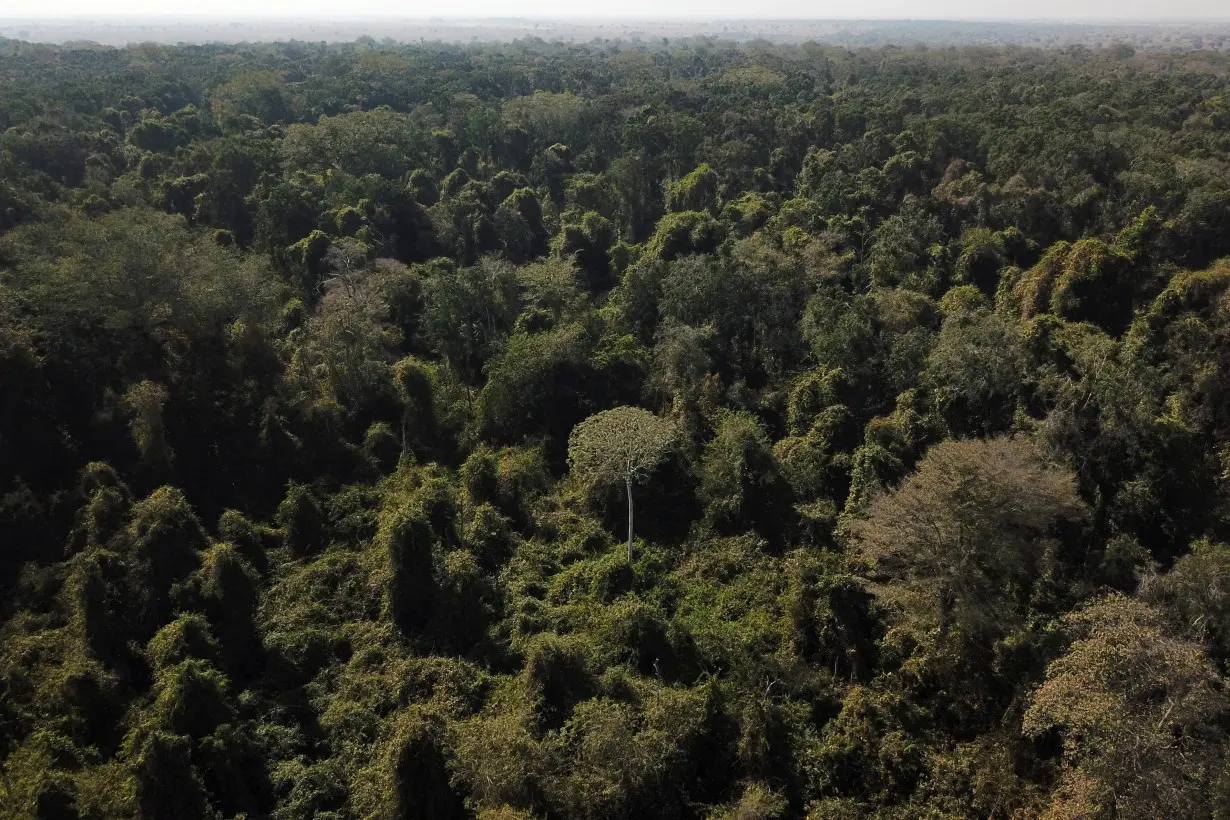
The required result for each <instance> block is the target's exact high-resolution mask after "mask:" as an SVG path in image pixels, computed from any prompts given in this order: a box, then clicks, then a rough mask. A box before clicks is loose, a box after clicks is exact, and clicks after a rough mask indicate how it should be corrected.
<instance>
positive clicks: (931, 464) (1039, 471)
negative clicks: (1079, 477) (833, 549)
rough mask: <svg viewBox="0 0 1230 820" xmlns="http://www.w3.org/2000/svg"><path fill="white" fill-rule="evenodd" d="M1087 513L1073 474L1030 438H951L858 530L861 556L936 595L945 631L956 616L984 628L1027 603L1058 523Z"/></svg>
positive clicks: (875, 505) (853, 527)
mask: <svg viewBox="0 0 1230 820" xmlns="http://www.w3.org/2000/svg"><path fill="white" fill-rule="evenodd" d="M1083 514H1084V504H1083V503H1082V502H1081V500H1080V497H1079V496H1078V495H1077V493H1076V479H1075V477H1074V476H1073V475H1072V474H1071V472H1069V471H1067V470H1062V469H1058V468H1055V467H1052V466H1050V465H1047V464H1045V463H1043V462H1042V460H1041V459H1040V458H1039V457H1038V454H1037V452H1036V451H1035V449H1034V447H1033V445H1031V444H1030V443H1029V442H1028V441H1027V440H1025V439H992V440H985V441H946V442H943V443H942V444H937V445H936V446H934V447H932V448H931V449H930V450H928V451H927V453H926V455H924V456H923V458H922V460H921V461H920V462H919V463H918V469H917V470H916V471H915V472H914V473H913V474H912V475H910V476H909V477H907V478H906V479H905V481H904V482H902V484H901V486H900V487H899V488H898V489H896V490H895V491H893V492H891V493H888V494H887V495H883V496H881V497H880V498H878V499H876V500H875V501H873V502H872V504H871V506H870V508H869V510H868V512H867V516H866V518H863V519H858V520H855V521H852V522H851V524H850V531H851V534H852V535H853V536H854V539H855V541H856V543H857V544H858V549H859V552H860V554H861V556H862V557H863V558H865V559H867V560H869V561H871V562H872V563H873V564H875V565H877V566H878V568H879V569H881V570H885V571H888V572H889V573H891V574H895V575H904V576H906V577H907V578H908V579H909V580H910V581H911V582H912V584H913V585H916V587H917V591H919V592H921V593H923V594H924V595H925V596H927V597H930V599H931V600H933V601H935V602H936V603H937V606H938V616H939V631H940V635H941V637H942V636H944V635H946V634H947V633H948V630H949V627H950V626H951V625H952V623H953V620H954V618H956V619H957V620H958V621H959V622H960V623H961V625H962V626H963V627H965V628H966V630H967V631H979V630H982V629H984V628H986V627H987V626H990V625H992V624H993V623H994V620H995V619H996V618H998V617H1002V615H1001V614H1000V613H1003V612H1004V611H1005V609H1006V608H1007V606H1009V605H1011V604H1012V603H1013V602H1014V599H1015V602H1016V603H1018V604H1024V603H1027V600H1025V599H1027V598H1028V595H1029V587H1030V585H1031V583H1032V581H1034V580H1035V579H1036V578H1037V577H1038V574H1039V569H1040V565H1041V563H1042V562H1043V560H1044V557H1045V553H1046V548H1047V546H1048V542H1050V541H1051V537H1052V534H1053V527H1054V525H1055V524H1056V523H1058V522H1061V521H1076V520H1079V519H1080V518H1081V517H1082V516H1083Z"/></svg>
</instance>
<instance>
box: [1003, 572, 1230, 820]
mask: <svg viewBox="0 0 1230 820" xmlns="http://www.w3.org/2000/svg"><path fill="white" fill-rule="evenodd" d="M1064 624H1065V626H1066V627H1067V629H1068V631H1069V633H1070V634H1071V635H1072V636H1073V637H1074V638H1075V640H1074V641H1073V643H1072V645H1071V646H1070V647H1069V648H1068V651H1067V653H1066V654H1064V655H1063V656H1062V657H1060V658H1059V659H1058V660H1056V661H1054V662H1053V663H1051V665H1050V666H1049V667H1047V670H1046V681H1045V682H1044V683H1043V684H1042V686H1041V687H1039V688H1038V690H1037V691H1036V692H1035V693H1034V695H1033V697H1032V698H1031V700H1030V705H1029V709H1028V710H1027V711H1026V712H1025V717H1024V722H1023V725H1022V728H1023V730H1024V732H1025V734H1026V735H1028V736H1034V737H1038V736H1042V735H1045V734H1048V733H1051V732H1055V731H1058V732H1059V733H1060V734H1061V736H1062V738H1063V767H1062V770H1061V774H1060V777H1059V783H1058V786H1057V787H1056V789H1055V792H1054V794H1053V795H1052V798H1051V805H1050V806H1049V807H1048V810H1047V812H1046V814H1045V815H1044V816H1045V817H1048V818H1056V819H1057V820H1058V819H1059V818H1074V817H1086V818H1111V817H1113V818H1123V820H1133V819H1134V818H1146V817H1203V816H1208V809H1209V808H1210V806H1209V803H1210V802H1211V801H1210V786H1211V785H1212V783H1211V781H1212V779H1213V778H1214V777H1216V776H1217V774H1218V771H1219V768H1220V767H1219V765H1218V764H1219V762H1220V758H1221V756H1222V753H1221V749H1220V746H1221V741H1222V739H1223V737H1222V734H1223V733H1222V730H1221V728H1220V725H1221V721H1222V720H1223V719H1224V716H1225V714H1226V709H1227V706H1228V705H1230V703H1228V702H1227V699H1226V693H1225V691H1224V689H1223V685H1222V681H1221V679H1220V676H1219V675H1218V674H1217V672H1216V670H1215V669H1214V668H1213V665H1212V664H1211V663H1210V662H1209V659H1208V658H1207V657H1206V656H1205V654H1204V652H1203V651H1202V650H1201V647H1200V645H1199V644H1197V643H1195V642H1193V641H1188V640H1184V639H1182V638H1180V637H1176V636H1175V635H1173V634H1171V632H1170V631H1169V630H1168V628H1167V626H1166V623H1165V619H1164V618H1163V616H1162V614H1161V612H1159V611H1158V610H1157V609H1155V608H1153V607H1151V606H1149V605H1148V604H1146V603H1144V602H1142V601H1139V600H1135V599H1133V598H1128V597H1126V596H1123V595H1118V594H1116V595H1110V596H1107V597H1105V598H1102V599H1099V600H1097V601H1094V602H1093V603H1092V604H1090V605H1088V606H1087V607H1085V608H1084V609H1081V610H1079V611H1077V612H1075V613H1072V614H1071V615H1069V616H1067V617H1066V618H1065V619H1064Z"/></svg>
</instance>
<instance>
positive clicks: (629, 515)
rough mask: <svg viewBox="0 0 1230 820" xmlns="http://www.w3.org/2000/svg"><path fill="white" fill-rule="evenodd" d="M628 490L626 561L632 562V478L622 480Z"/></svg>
mask: <svg viewBox="0 0 1230 820" xmlns="http://www.w3.org/2000/svg"><path fill="white" fill-rule="evenodd" d="M624 485H625V488H626V489H627V492H628V563H629V564H631V563H632V479H631V478H626V479H625V480H624Z"/></svg>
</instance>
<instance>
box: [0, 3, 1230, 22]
mask: <svg viewBox="0 0 1230 820" xmlns="http://www.w3.org/2000/svg"><path fill="white" fill-rule="evenodd" d="M169 5H170V4H169V3H168V2H167V0H0V17H9V18H14V17H21V18H48V17H87V18H98V17H101V16H104V15H122V16H126V17H128V16H161V17H165V16H168V11H169V9H168V7H169ZM190 8H192V9H193V10H194V12H195V13H196V14H198V15H201V16H210V17H233V18H245V17H247V18H250V17H289V18H293V19H302V18H304V17H308V16H312V17H332V18H337V17H341V16H345V17H358V16H367V17H419V18H421V17H434V16H441V17H502V16H517V17H552V18H561V17H569V18H578V17H580V18H591V19H592V18H595V17H624V18H626V17H690V18H707V19H713V18H719V17H738V18H743V19H750V18H760V19H764V18H794V19H798V18H835V17H836V18H860V19H872V18H892V19H913V20H925V19H930V20H935V19H943V20H1007V19H1030V20H1044V19H1045V20H1146V19H1147V20H1197V19H1218V20H1226V19H1230V0H859V2H857V3H852V2H850V0H606V2H597V3H593V2H577V0H446V2H440V0H434V1H431V0H403V1H402V2H397V0H342V2H338V0H207V2H205V3H200V4H196V5H193V6H190ZM185 13H187V12H185Z"/></svg>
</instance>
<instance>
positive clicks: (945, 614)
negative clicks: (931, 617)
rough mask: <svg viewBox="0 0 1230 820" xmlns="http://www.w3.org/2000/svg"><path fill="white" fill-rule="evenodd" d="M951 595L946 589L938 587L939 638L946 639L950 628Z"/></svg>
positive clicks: (950, 591)
mask: <svg viewBox="0 0 1230 820" xmlns="http://www.w3.org/2000/svg"><path fill="white" fill-rule="evenodd" d="M952 604H953V594H952V590H950V589H948V587H940V637H941V638H946V637H948V630H949V629H950V628H951V626H952Z"/></svg>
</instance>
